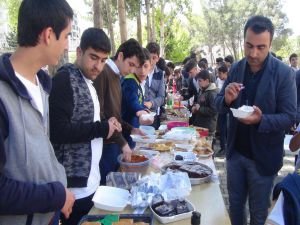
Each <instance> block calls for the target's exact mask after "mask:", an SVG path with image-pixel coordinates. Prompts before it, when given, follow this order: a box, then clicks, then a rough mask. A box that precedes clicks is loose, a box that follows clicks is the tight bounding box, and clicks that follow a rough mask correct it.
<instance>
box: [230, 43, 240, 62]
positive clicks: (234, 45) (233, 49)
mask: <svg viewBox="0 0 300 225" xmlns="http://www.w3.org/2000/svg"><path fill="white" fill-rule="evenodd" d="M231 47H232V51H233V55H234V58H235V59H238V55H237V51H238V49H237V46H236V43H235V41H234V40H232V41H231Z"/></svg>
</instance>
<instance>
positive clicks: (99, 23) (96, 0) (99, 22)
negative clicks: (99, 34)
mask: <svg viewBox="0 0 300 225" xmlns="http://www.w3.org/2000/svg"><path fill="white" fill-rule="evenodd" d="M100 7H101V0H93V8H94V16H93V20H94V27H96V28H100V29H102V28H103V17H102V15H101V11H100Z"/></svg>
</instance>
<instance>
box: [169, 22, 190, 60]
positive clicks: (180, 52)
mask: <svg viewBox="0 0 300 225" xmlns="http://www.w3.org/2000/svg"><path fill="white" fill-rule="evenodd" d="M165 29H166V32H165V58H166V59H169V60H171V61H173V62H182V61H183V59H184V58H185V57H186V56H187V55H189V52H190V48H191V45H190V37H189V33H188V30H186V29H185V27H184V26H182V23H181V22H180V20H178V19H174V20H173V22H172V24H169V25H166V28H165Z"/></svg>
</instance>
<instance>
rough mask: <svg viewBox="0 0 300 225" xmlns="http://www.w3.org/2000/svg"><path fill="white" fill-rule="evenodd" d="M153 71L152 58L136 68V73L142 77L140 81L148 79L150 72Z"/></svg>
mask: <svg viewBox="0 0 300 225" xmlns="http://www.w3.org/2000/svg"><path fill="white" fill-rule="evenodd" d="M150 71H151V63H150V60H146V61H145V63H144V64H143V65H141V66H140V67H138V68H137V69H136V75H137V77H138V78H139V79H140V81H144V80H146V79H147V76H148V74H149V73H150Z"/></svg>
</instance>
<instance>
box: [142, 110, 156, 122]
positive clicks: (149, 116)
mask: <svg viewBox="0 0 300 225" xmlns="http://www.w3.org/2000/svg"><path fill="white" fill-rule="evenodd" d="M155 115H156V113H155V112H150V113H148V114H142V115H141V117H142V119H143V120H154V116H155Z"/></svg>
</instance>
